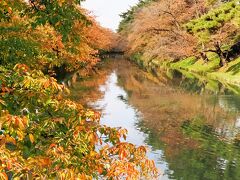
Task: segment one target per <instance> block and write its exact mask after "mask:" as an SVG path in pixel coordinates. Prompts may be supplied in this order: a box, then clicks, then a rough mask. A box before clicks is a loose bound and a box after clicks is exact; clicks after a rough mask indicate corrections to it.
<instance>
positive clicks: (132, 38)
mask: <svg viewBox="0 0 240 180" xmlns="http://www.w3.org/2000/svg"><path fill="white" fill-rule="evenodd" d="M239 9H240V6H239V1H238V0H230V1H221V0H213V1H210V0H194V1H189V0H166V1H163V0H142V1H140V2H139V4H138V5H136V6H134V7H132V8H131V9H130V10H129V11H128V12H126V13H123V14H122V17H123V20H122V22H121V24H120V26H119V32H120V33H121V34H122V36H123V37H124V38H125V39H124V40H125V50H126V51H127V53H128V55H129V56H131V57H133V59H134V58H135V59H142V60H141V61H142V62H143V63H144V66H148V65H149V64H151V62H152V61H157V64H163V63H164V62H177V61H181V60H183V59H186V58H189V57H194V58H195V59H202V60H203V61H205V62H208V61H209V59H208V57H209V56H211V55H212V54H209V52H214V53H215V55H216V56H218V57H219V59H220V63H219V66H220V67H221V66H223V65H224V64H226V63H227V61H231V60H232V59H234V58H236V55H239V51H238V50H237V49H238V48H237V49H236V48H234V47H237V46H238V44H237V43H238V42H239V12H240V11H239ZM234 45H235V46H234ZM233 51H237V52H233Z"/></svg>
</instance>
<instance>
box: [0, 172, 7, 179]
mask: <svg viewBox="0 0 240 180" xmlns="http://www.w3.org/2000/svg"><path fill="white" fill-rule="evenodd" d="M0 179H2V180H8V176H7V174H6V173H5V172H0Z"/></svg>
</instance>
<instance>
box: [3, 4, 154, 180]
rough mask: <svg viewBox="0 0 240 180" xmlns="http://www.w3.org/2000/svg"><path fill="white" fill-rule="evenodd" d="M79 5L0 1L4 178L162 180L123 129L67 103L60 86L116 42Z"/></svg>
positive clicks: (93, 64)
mask: <svg viewBox="0 0 240 180" xmlns="http://www.w3.org/2000/svg"><path fill="white" fill-rule="evenodd" d="M80 2H81V1H80V0H71V1H70V0H69V1H66V0H52V1H38V0H37V1H24V0H14V1H10V0H3V1H1V2H0V32H1V33H0V179H13V178H14V179H15V178H17V179H55V178H57V179H76V178H77V179H93V178H96V179H98V178H108V179H115V178H127V179H138V178H139V177H140V176H145V177H152V178H154V177H157V170H156V168H155V165H154V163H153V161H151V160H148V159H147V158H146V148H145V147H143V146H140V147H136V146H134V145H133V144H130V143H127V142H122V139H123V138H125V137H126V133H127V132H126V130H125V129H121V128H110V127H106V126H103V125H100V123H99V120H100V113H98V112H95V111H93V110H90V109H85V108H83V107H82V105H81V104H78V103H76V102H73V101H70V100H69V99H66V98H64V97H65V94H66V93H70V92H69V90H68V89H67V88H66V86H64V85H63V84H59V83H58V82H59V81H60V80H62V79H63V78H65V77H66V75H67V74H71V73H75V72H80V73H79V74H81V75H82V74H85V72H87V71H91V69H92V68H94V67H95V65H96V64H97V63H98V62H99V61H100V59H99V53H100V52H101V51H108V50H109V49H110V48H111V42H113V40H114V38H115V37H114V33H112V32H111V31H110V30H108V29H105V28H102V27H100V26H99V24H98V23H97V22H96V21H95V20H94V17H91V16H90V15H89V13H88V12H87V11H86V10H84V9H83V8H81V6H80V5H79V4H80Z"/></svg>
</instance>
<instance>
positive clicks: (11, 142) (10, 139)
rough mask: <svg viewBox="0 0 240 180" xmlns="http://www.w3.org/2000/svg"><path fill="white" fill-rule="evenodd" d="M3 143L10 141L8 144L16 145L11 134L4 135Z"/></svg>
mask: <svg viewBox="0 0 240 180" xmlns="http://www.w3.org/2000/svg"><path fill="white" fill-rule="evenodd" d="M5 143H10V144H14V145H16V140H15V139H14V138H13V137H11V136H9V135H6V137H5Z"/></svg>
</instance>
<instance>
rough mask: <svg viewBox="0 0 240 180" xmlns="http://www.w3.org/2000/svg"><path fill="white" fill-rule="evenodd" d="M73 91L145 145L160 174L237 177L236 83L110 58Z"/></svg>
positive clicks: (239, 104) (239, 125)
mask: <svg viewBox="0 0 240 180" xmlns="http://www.w3.org/2000/svg"><path fill="white" fill-rule="evenodd" d="M162 72H163V71H162ZM72 91H73V94H72V97H71V98H72V99H74V100H77V101H80V102H82V103H85V102H93V103H91V104H88V106H91V107H93V108H96V109H99V110H101V111H102V113H103V116H102V119H101V120H102V121H101V123H102V124H106V125H108V126H113V127H123V128H126V129H128V132H129V133H128V139H127V141H130V142H132V143H135V144H137V145H143V144H145V145H147V146H148V147H149V149H150V151H149V154H148V156H149V158H150V159H154V160H155V162H156V164H157V166H158V167H159V168H160V169H161V171H162V172H163V176H162V177H161V178H160V179H187V180H188V179H191V180H192V179H193V180H194V179H214V180H215V179H216V180H219V179H240V130H239V129H240V113H239V111H240V97H239V96H236V95H233V93H232V92H235V93H237V92H240V91H239V89H238V88H237V87H233V86H229V85H226V84H224V85H223V84H221V83H220V82H216V81H213V80H208V79H206V78H204V77H201V76H199V75H196V74H189V73H187V72H176V71H171V70H168V71H166V72H164V73H162V74H158V76H152V75H151V74H148V73H145V72H143V71H141V70H140V69H138V68H137V67H136V66H135V65H133V64H131V63H129V62H128V61H125V60H116V59H115V60H111V61H108V62H106V63H105V65H104V67H100V69H99V71H98V74H95V75H93V76H92V77H90V78H89V79H87V80H84V81H80V82H77V83H76V84H75V86H74V88H73V90H72ZM86 99H87V100H86ZM84 100H86V101H84Z"/></svg>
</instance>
